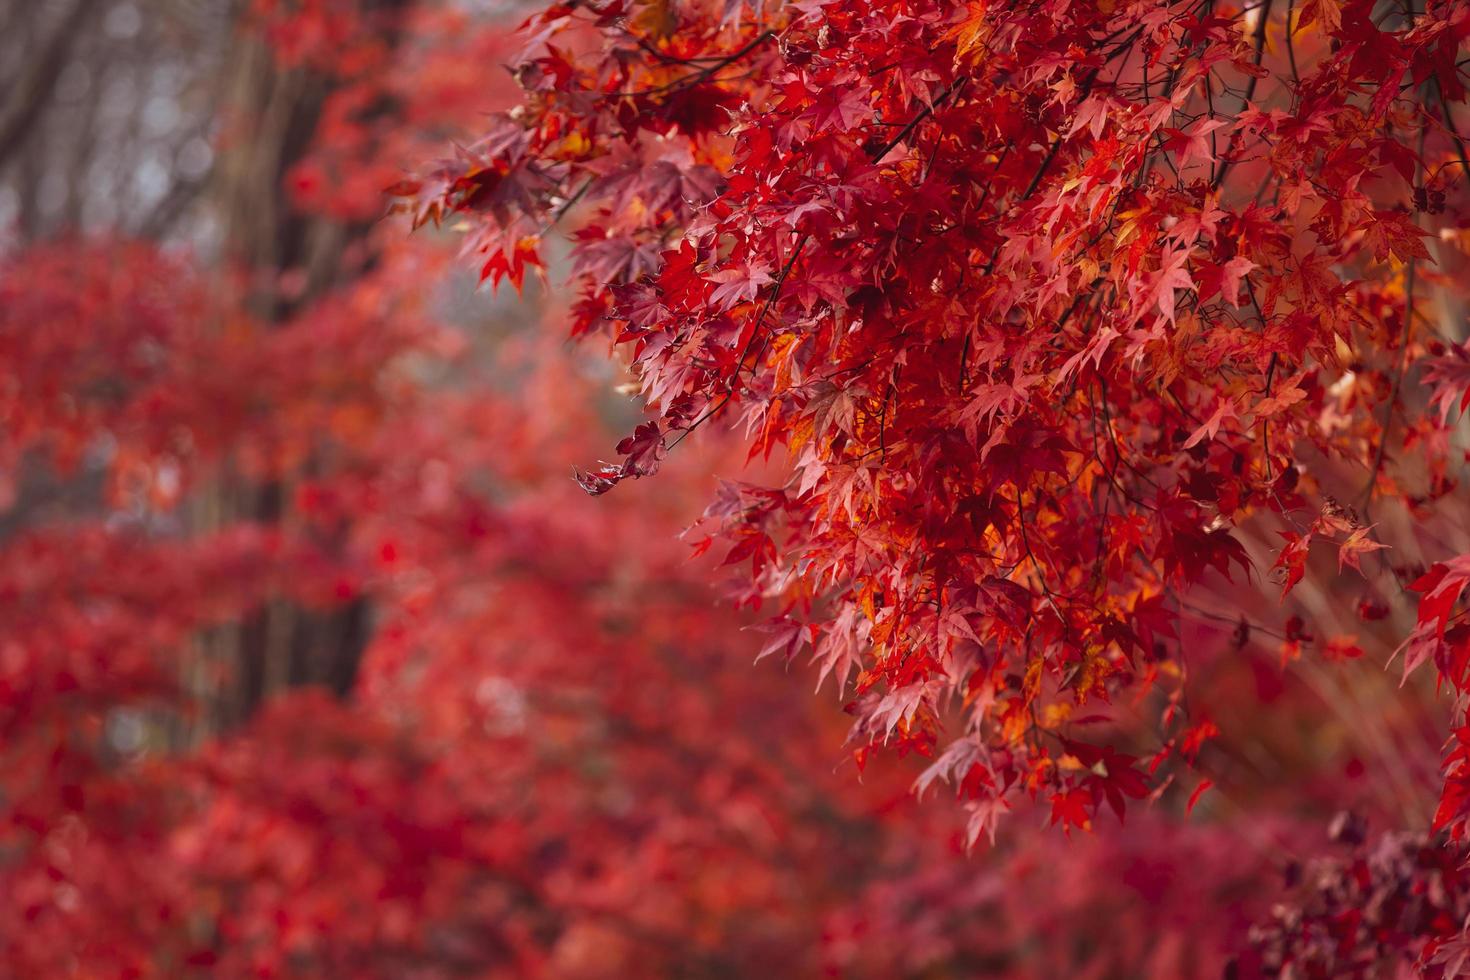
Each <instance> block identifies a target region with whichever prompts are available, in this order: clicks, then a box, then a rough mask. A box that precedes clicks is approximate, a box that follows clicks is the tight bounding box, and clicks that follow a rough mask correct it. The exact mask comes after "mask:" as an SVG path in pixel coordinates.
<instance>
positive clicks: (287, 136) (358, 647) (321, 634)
mask: <svg viewBox="0 0 1470 980" xmlns="http://www.w3.org/2000/svg"><path fill="white" fill-rule="evenodd" d="M411 2H412V0H365V2H364V4H363V7H364V8H367V9H370V10H371V11H373V12H374V13H376V14H381V15H383V17H382V23H383V24H385V25H391V24H393V23H395V18H394V16H393V15H396V14H401V13H402V12H404V11H406V10H407V9H408V8H409V7H410V6H411ZM390 41H391V39H390ZM225 70H226V73H227V74H226V78H225V86H224V105H223V107H222V109H223V115H224V118H225V119H226V121H227V127H228V132H227V138H226V140H225V143H224V145H223V146H222V147H221V148H220V153H219V156H218V157H217V159H216V161H215V168H214V178H213V187H212V189H211V190H212V197H213V200H212V201H211V202H210V203H211V204H212V205H213V206H214V210H215V212H216V213H217V214H218V215H219V218H220V221H221V232H222V234H221V252H222V255H223V257H224V259H225V260H226V262H225V265H226V266H227V267H229V268H232V269H235V270H244V271H245V272H246V273H247V275H248V277H249V283H250V299H249V305H250V308H251V309H250V312H251V313H252V314H253V315H254V316H256V317H258V318H259V319H260V320H261V321H263V322H265V323H276V324H279V323H282V322H284V321H286V320H287V319H289V318H290V317H291V316H292V315H294V314H295V313H297V312H298V311H299V310H301V309H302V308H303V307H305V306H307V305H308V304H310V303H311V302H312V301H313V300H315V299H317V298H319V297H320V296H321V295H322V294H323V293H324V292H326V291H327V290H329V289H330V288H331V287H332V286H333V285H334V284H336V283H338V282H340V281H342V280H343V279H344V278H345V277H348V276H351V275H353V274H356V273H358V272H360V271H362V268H363V262H364V261H367V262H371V256H370V255H368V257H367V258H366V260H364V259H362V258H360V257H359V258H358V259H357V260H356V261H355V262H354V263H353V264H352V265H351V267H348V264H347V262H346V258H345V257H346V255H347V253H348V252H349V250H350V251H353V252H357V253H358V254H359V255H361V254H362V253H363V249H362V248H361V247H359V248H352V246H365V245H367V241H366V238H367V233H368V231H369V229H370V226H369V225H366V224H343V223H342V222H339V221H334V220H330V219H327V218H324V217H321V216H317V215H309V214H303V213H301V212H300V211H298V210H297V209H295V208H294V207H293V206H292V203H291V201H290V198H289V195H288V194H287V192H286V189H285V181H286V178H287V175H288V174H289V172H290V170H291V168H292V167H293V166H294V165H295V164H296V163H298V162H299V161H300V160H301V159H302V158H303V157H304V156H305V155H306V154H307V153H308V152H309V151H310V149H311V147H312V145H313V141H314V139H315V136H316V132H317V126H318V123H319V121H320V119H321V115H322V109H323V106H324V103H325V101H326V100H327V98H328V97H329V96H330V95H331V93H332V91H333V89H334V86H335V85H337V84H339V82H337V81H336V80H334V79H333V78H331V77H329V76H327V75H325V74H323V73H321V72H317V71H313V70H310V69H307V68H290V69H287V68H283V66H282V65H281V64H280V63H279V62H278V60H277V59H276V57H275V56H274V54H273V52H271V51H270V50H269V48H268V47H267V46H266V45H265V44H264V43H263V41H262V40H260V39H258V38H255V37H250V36H246V35H245V34H244V33H243V32H242V35H241V37H240V40H239V42H238V43H237V44H236V46H235V50H234V52H233V56H232V58H231V61H230V63H229V64H228V65H227V66H226V69H225ZM386 111H388V110H387V109H386V108H382V109H380V110H379V112H386ZM287 274H289V277H290V279H292V280H294V283H295V284H296V285H294V286H293V288H292V289H291V290H289V291H283V290H282V289H280V288H278V284H279V283H280V282H281V281H282V279H283V277H285V276H286V275H287ZM309 468H310V467H309V466H308V470H309ZM292 499H293V487H291V486H289V485H286V484H283V483H281V482H273V483H269V484H267V485H265V486H260V485H259V484H257V483H253V482H251V481H248V480H245V479H243V478H239V477H231V476H225V477H223V478H221V479H220V480H219V482H218V484H217V486H215V487H214V488H213V490H212V492H211V493H209V494H206V495H205V496H204V499H203V500H202V501H201V507H200V510H199V512H198V515H197V516H198V520H199V524H200V526H201V529H206V528H211V527H221V526H226V525H229V524H232V523H234V522H236V521H240V520H247V521H250V520H253V521H258V522H260V523H264V524H274V525H282V524H286V523H289V522H291V521H293V520H295V516H294V514H293V512H292V506H293V505H292ZM370 616H371V610H370V609H369V608H368V605H367V603H366V601H365V600H361V599H358V600H354V601H352V602H350V603H348V604H347V605H346V606H344V607H342V608H339V609H337V610H335V611H332V612H326V613H323V612H319V611H311V610H306V609H303V608H301V607H299V606H297V605H294V604H292V603H288V602H285V601H276V602H272V603H271V604H270V605H268V606H267V607H266V608H264V609H262V610H260V611H259V612H258V613H257V614H256V615H255V616H253V617H251V618H249V619H247V620H246V621H245V622H243V623H242V624H240V625H239V626H237V627H232V628H230V629H228V630H224V631H221V632H219V633H217V634H215V635H214V636H212V637H211V638H210V639H209V640H208V642H207V643H206V657H208V658H209V659H210V660H212V661H213V665H214V666H215V668H216V669H215V670H212V671H209V672H208V674H207V675H206V676H212V677H220V678H222V679H223V680H224V684H225V687H224V688H223V689H222V690H217V691H216V693H215V696H214V697H213V698H211V699H210V701H212V715H213V717H210V718H206V719H203V721H204V726H205V728H206V730H207V731H215V730H219V729H221V728H227V727H230V726H232V725H236V724H239V723H241V722H243V721H244V720H246V719H247V718H249V717H250V715H251V714H252V713H253V712H254V711H255V710H256V708H257V707H258V706H259V705H260V703H261V702H262V701H263V700H264V699H265V698H266V697H268V696H270V695H271V694H272V693H274V692H277V691H280V690H282V689H284V688H287V687H291V686H297V685H303V684H323V685H326V686H327V687H329V688H330V689H331V690H332V691H333V692H334V693H336V694H337V695H338V696H339V697H340V696H345V695H347V694H348V693H349V692H350V691H351V689H352V686H353V684H354V682H355V680H356V677H357V668H358V663H359V661H360V659H361V656H362V652H363V648H364V646H365V645H366V641H367V637H368V632H369V630H368V627H369V621H370ZM219 668H223V669H222V670H221V669H219Z"/></svg>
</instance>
